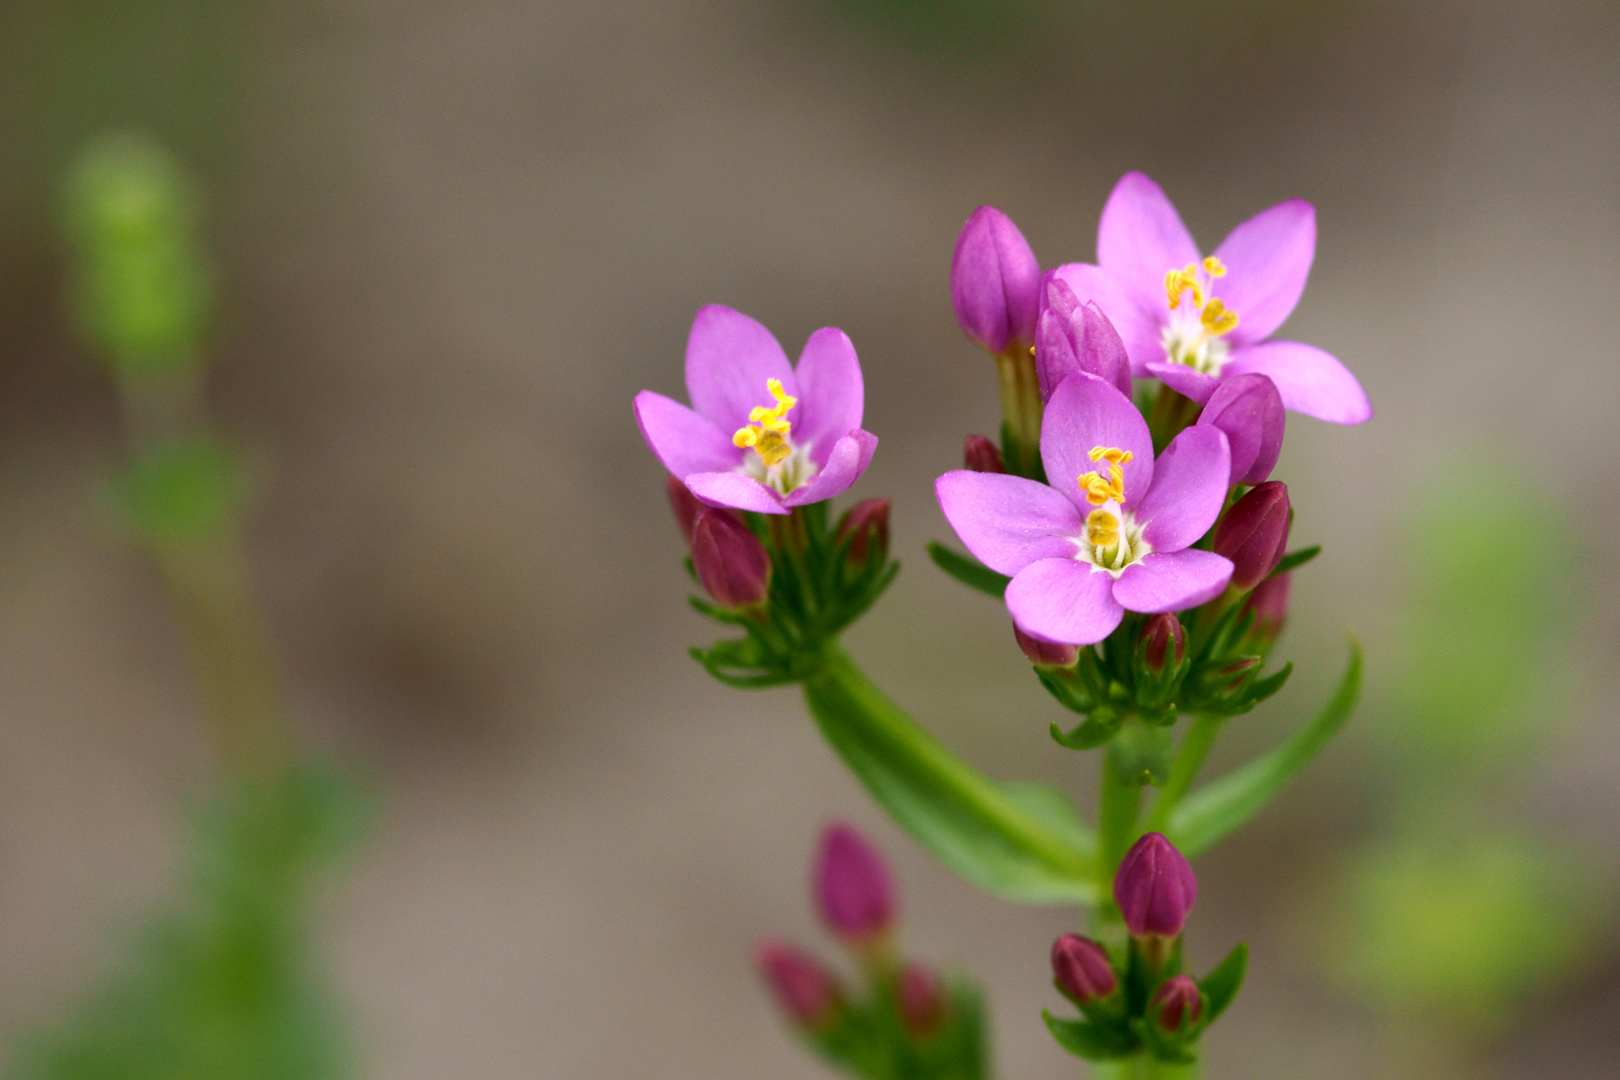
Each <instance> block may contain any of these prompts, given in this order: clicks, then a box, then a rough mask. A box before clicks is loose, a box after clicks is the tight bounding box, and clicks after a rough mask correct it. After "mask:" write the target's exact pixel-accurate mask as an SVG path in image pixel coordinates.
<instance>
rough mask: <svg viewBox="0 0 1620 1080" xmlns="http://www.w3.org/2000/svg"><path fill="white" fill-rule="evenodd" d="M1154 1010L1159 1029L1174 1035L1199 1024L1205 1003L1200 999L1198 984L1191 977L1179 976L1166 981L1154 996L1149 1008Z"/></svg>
mask: <svg viewBox="0 0 1620 1080" xmlns="http://www.w3.org/2000/svg"><path fill="white" fill-rule="evenodd" d="M1148 1007H1149V1008H1150V1009H1152V1010H1153V1015H1154V1019H1156V1020H1157V1021H1158V1022H1159V1027H1161V1028H1163V1029H1164V1030H1165V1031H1168V1032H1170V1033H1171V1034H1174V1033H1175V1032H1178V1031H1180V1030H1181V1029H1182V1028H1184V1027H1189V1026H1191V1025H1193V1024H1196V1023H1198V1018H1199V1017H1200V1016H1202V1015H1203V1012H1204V1003H1203V1001H1201V1000H1200V999H1199V997H1198V984H1197V983H1195V982H1193V979H1192V976H1191V975H1177V976H1175V977H1173V978H1169V979H1166V980H1165V981H1164V985H1162V986H1160V987H1159V989H1158V990H1157V991H1156V992H1155V993H1154V995H1153V1001H1152V1003H1151V1004H1150V1005H1149V1006H1148Z"/></svg>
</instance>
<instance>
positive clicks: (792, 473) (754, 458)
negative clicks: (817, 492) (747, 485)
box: [742, 444, 820, 495]
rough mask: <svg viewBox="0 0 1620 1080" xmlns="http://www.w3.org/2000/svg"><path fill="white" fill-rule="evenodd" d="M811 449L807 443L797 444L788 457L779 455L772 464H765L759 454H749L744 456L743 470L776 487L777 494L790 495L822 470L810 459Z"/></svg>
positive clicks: (768, 485)
mask: <svg viewBox="0 0 1620 1080" xmlns="http://www.w3.org/2000/svg"><path fill="white" fill-rule="evenodd" d="M809 449H810V448H809V446H808V445H807V444H800V445H798V446H795V447H793V448H792V450H791V451H789V452H788V454H787V456H786V457H779V458H777V459H776V461H775V463H773V464H770V465H767V464H765V459H764V458H763V457H761V456H760V455H759V454H748V455H746V456H745V457H744V458H743V466H742V471H743V472H745V473H747V474H748V475H749V476H752V477H753V478H754V479H755V480H758V481H759V482H760V483H762V484H764V485H765V486H766V487H768V488H774V489H775V490H776V492H777V494H779V495H788V494H791V493H792V492H793V491H794V490H795V489H796V488H799V487H802V486H804V485H805V484H807V483H809V482H810V479H811V477H813V476H815V475H816V473H817V472H819V471H820V470H818V469H817V468H816V466H815V463H814V462H812V461H811V460H810V454H809Z"/></svg>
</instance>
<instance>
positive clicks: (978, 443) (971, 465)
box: [962, 435, 1007, 473]
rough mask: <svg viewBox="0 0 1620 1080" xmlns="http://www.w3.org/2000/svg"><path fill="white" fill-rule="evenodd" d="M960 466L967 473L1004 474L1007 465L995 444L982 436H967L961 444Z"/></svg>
mask: <svg viewBox="0 0 1620 1080" xmlns="http://www.w3.org/2000/svg"><path fill="white" fill-rule="evenodd" d="M962 464H963V466H964V467H966V468H967V469H968V471H969V472H988V473H1004V472H1006V471H1007V463H1006V462H1005V461H1003V460H1002V459H1001V451H1000V450H999V449H997V448H996V444H995V443H993V442H991V441H990V440H989V439H987V438H985V437H984V436H983V435H969V436H968V437H967V438H966V439H965V440H963V443H962Z"/></svg>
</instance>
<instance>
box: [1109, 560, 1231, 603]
mask: <svg viewBox="0 0 1620 1080" xmlns="http://www.w3.org/2000/svg"><path fill="white" fill-rule="evenodd" d="M1231 580H1232V563H1231V562H1230V561H1229V560H1227V559H1223V558H1222V557H1221V556H1219V555H1217V554H1215V553H1214V552H1212V551H1200V550H1199V549H1198V548H1188V549H1187V550H1186V551H1155V552H1151V553H1150V554H1148V555H1147V556H1146V557H1145V558H1143V559H1142V560H1141V561H1140V562H1136V563H1132V564H1131V565H1130V566H1127V567H1126V568H1125V572H1124V573H1123V574H1121V575H1119V580H1118V581H1116V582H1114V599H1115V600H1117V601H1119V603H1121V604H1123V605H1124V606H1125V608H1126V609H1127V610H1130V611H1140V612H1143V613H1145V614H1154V613H1157V612H1160V611H1185V610H1186V609H1187V608H1190V607H1197V606H1198V605H1199V604H1207V603H1209V602H1210V601H1211V600H1213V599H1215V598H1216V597H1217V596H1219V595H1221V592H1222V590H1224V589H1225V588H1226V583H1227V582H1229V581H1231Z"/></svg>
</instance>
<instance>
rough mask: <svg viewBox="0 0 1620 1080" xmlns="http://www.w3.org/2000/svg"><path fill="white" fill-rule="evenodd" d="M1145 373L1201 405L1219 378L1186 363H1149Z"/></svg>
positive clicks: (1206, 399) (1219, 381) (1212, 391)
mask: <svg viewBox="0 0 1620 1080" xmlns="http://www.w3.org/2000/svg"><path fill="white" fill-rule="evenodd" d="M1147 373H1148V374H1149V375H1152V376H1153V377H1154V378H1155V379H1158V380H1159V381H1160V382H1162V383H1164V385H1166V386H1168V387H1169V388H1170V389H1172V390H1174V391H1175V392H1176V393H1178V394H1180V395H1182V396H1183V397H1190V398H1192V399H1193V400H1194V401H1196V402H1198V404H1200V405H1202V404H1203V403H1204V402H1206V401H1208V400H1209V397H1210V395H1211V394H1213V393H1214V392H1215V388H1216V387H1217V386H1220V385H1221V380H1219V379H1217V378H1216V377H1215V376H1213V375H1205V374H1204V373H1203V372H1201V371H1194V370H1193V369H1192V368H1190V367H1188V366H1187V365H1186V364H1149V365H1148V368H1147Z"/></svg>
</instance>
